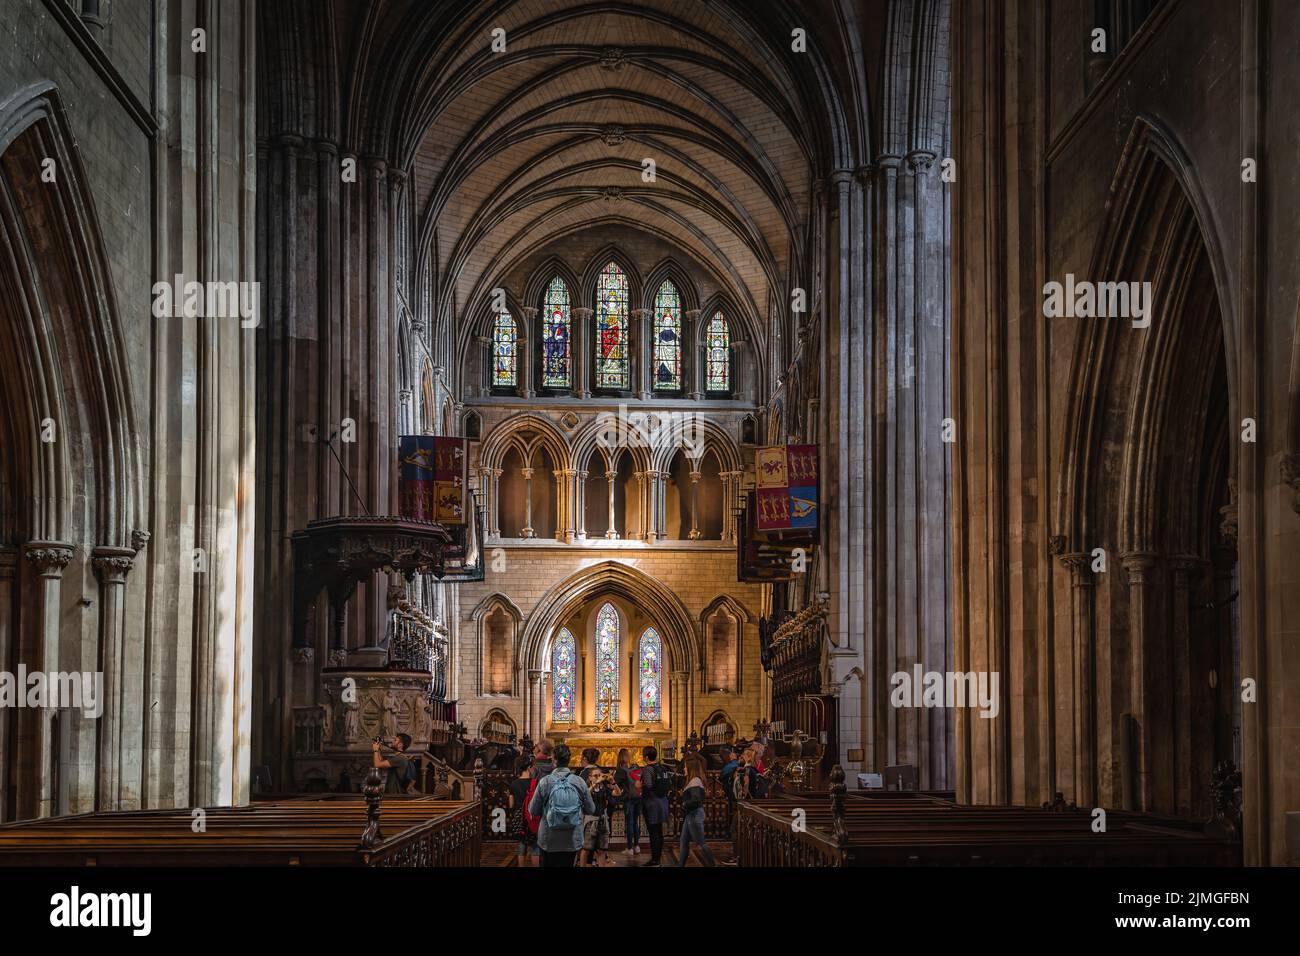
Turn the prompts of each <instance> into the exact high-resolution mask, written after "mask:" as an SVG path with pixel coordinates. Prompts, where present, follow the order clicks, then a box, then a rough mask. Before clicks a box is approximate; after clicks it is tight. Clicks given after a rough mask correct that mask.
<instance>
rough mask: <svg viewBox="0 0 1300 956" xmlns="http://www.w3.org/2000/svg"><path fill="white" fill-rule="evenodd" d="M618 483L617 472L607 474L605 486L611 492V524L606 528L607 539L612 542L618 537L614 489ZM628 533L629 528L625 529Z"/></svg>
mask: <svg viewBox="0 0 1300 956" xmlns="http://www.w3.org/2000/svg"><path fill="white" fill-rule="evenodd" d="M617 481H618V472H617V471H607V472H605V484H606V486H607V490H608V491H609V524H608V525H607V526H606V528H605V537H606V538H609V539H610V540H611V541H612V540H613V539H615V538H617V537H618V526H617V525H616V524H615V523H614V487H615V483H616V482H617ZM623 530H624V531H627V530H628V529H627V528H624V529H623Z"/></svg>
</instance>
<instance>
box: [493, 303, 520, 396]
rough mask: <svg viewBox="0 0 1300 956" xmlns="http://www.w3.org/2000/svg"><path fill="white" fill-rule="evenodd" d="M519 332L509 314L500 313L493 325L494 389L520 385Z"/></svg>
mask: <svg viewBox="0 0 1300 956" xmlns="http://www.w3.org/2000/svg"><path fill="white" fill-rule="evenodd" d="M518 343H519V330H518V328H517V327H516V326H515V320H514V317H513V316H511V314H510V313H509V312H498V313H497V317H496V320H495V321H494V322H493V323H492V387H493V388H513V387H514V386H515V385H517V384H518V383H519V347H518Z"/></svg>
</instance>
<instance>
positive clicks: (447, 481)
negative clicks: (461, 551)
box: [397, 435, 469, 525]
mask: <svg viewBox="0 0 1300 956" xmlns="http://www.w3.org/2000/svg"><path fill="white" fill-rule="evenodd" d="M398 464H399V468H400V471H399V473H398V482H397V500H398V509H399V511H400V512H401V516H402V517H403V518H414V519H415V520H417V521H437V522H438V523H440V524H449V525H459V524H464V523H465V520H466V513H467V510H468V509H467V505H466V499H467V495H468V491H467V488H468V479H469V442H468V439H465V438H438V437H435V436H433V435H403V436H401V438H400V440H399V444H398Z"/></svg>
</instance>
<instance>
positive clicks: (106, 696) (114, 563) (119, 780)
mask: <svg viewBox="0 0 1300 956" xmlns="http://www.w3.org/2000/svg"><path fill="white" fill-rule="evenodd" d="M92 554H93V557H92V559H91V560H92V564H93V565H94V568H95V574H96V575H97V576H98V577H99V647H100V657H99V670H101V671H102V672H103V674H104V687H103V700H102V704H103V712H102V713H101V714H100V717H99V798H98V800H97V801H96V806H95V809H96V810H101V811H102V810H123V809H137V808H138V807H139V796H140V795H139V793H138V792H136V790H135V788H133V787H131V786H130V785H129V783H127V781H126V780H125V779H124V777H125V775H124V773H123V767H122V754H123V749H124V746H123V745H124V742H125V741H126V740H127V739H128V735H127V733H124V723H125V720H124V716H123V712H124V709H125V705H126V700H125V695H124V691H125V687H126V657H125V641H126V634H125V628H126V618H125V613H124V607H123V605H124V600H125V597H126V576H127V574H129V573H130V571H131V567H132V564H133V560H134V558H135V552H134V551H132V550H131V549H130V548H96V549H95V550H94V552H92Z"/></svg>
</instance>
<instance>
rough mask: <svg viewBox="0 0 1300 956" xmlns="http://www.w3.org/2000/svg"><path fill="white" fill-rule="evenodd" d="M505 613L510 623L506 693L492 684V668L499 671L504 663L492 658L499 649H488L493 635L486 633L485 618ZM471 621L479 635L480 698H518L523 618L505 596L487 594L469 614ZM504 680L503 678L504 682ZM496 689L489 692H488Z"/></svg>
mask: <svg viewBox="0 0 1300 956" xmlns="http://www.w3.org/2000/svg"><path fill="white" fill-rule="evenodd" d="M498 610H499V611H501V612H504V614H505V615H506V617H507V618H508V619H509V621H510V640H509V648H508V651H509V661H508V668H509V673H508V682H509V690H508V691H506V690H503V689H500V687H504V686H505V685H504V684H503V683H499V682H498V683H494V665H495V666H497V667H500V665H502V664H503V662H500V661H495V660H494V659H493V658H494V655H495V654H496V653H497V652H498V651H499V650H500V648H494V647H492V646H491V640H492V635H490V634H489V633H488V618H489V617H490V616H492V615H494V614H495V612H497V611H498ZM469 617H470V620H471V621H472V622H473V623H474V627H475V630H476V632H477V634H478V654H477V659H478V681H477V685H478V686H477V688H476V690H477V692H478V694H479V696H481V697H482V696H500V695H502V694H506V693H508V694H509V696H512V697H516V696H518V695H519V672H520V669H519V634H520V629H521V626H522V624H523V620H524V616H523V614H522V613H521V612H520V610H519V607H518V605H516V604H515V602H514V601H512V600H510V598H509V597H507V596H506V595H505V594H502V593H501V592H499V591H498V592H496V593H494V594H489V595H488V596H487V597H485V598H484V599H483V600H482V601H480V602H479V603H478V606H477V607H475V608H474V610H473V611H472V612H470V616H469ZM505 679H506V678H502V680H505ZM492 687H498V689H495V690H490V689H489V688H492Z"/></svg>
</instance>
